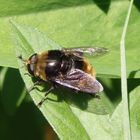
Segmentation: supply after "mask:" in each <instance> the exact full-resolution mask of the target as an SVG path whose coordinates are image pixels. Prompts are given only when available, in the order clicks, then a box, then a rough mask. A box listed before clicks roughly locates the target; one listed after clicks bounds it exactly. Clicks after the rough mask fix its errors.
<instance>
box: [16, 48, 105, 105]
mask: <svg viewBox="0 0 140 140" xmlns="http://www.w3.org/2000/svg"><path fill="white" fill-rule="evenodd" d="M105 52H107V49H106V48H71V49H66V48H63V49H61V50H48V51H46V52H42V53H40V54H37V53H35V54H33V55H31V56H30V57H29V59H28V60H25V65H26V67H27V70H28V72H29V74H30V75H32V76H34V77H37V78H39V79H40V80H42V81H43V82H47V81H49V82H51V83H52V86H51V88H50V89H49V90H48V91H47V92H46V94H45V97H44V98H43V99H42V100H41V101H40V102H39V105H41V104H42V103H43V102H44V101H45V99H46V97H47V95H48V94H49V93H50V91H51V90H53V89H54V88H55V87H56V86H55V85H62V86H64V87H67V88H70V89H74V90H76V91H81V92H85V93H89V94H95V93H98V92H101V91H103V86H102V85H101V83H100V82H99V81H97V80H96V76H95V75H96V74H95V70H94V69H93V67H92V66H91V64H90V63H89V62H88V60H87V59H86V57H84V54H87V55H93V56H94V55H100V54H103V53H105ZM19 58H20V59H22V57H19Z"/></svg>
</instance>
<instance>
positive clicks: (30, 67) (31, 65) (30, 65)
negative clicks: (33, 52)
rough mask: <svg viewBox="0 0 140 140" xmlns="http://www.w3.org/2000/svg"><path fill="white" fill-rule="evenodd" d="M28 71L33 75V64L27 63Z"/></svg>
mask: <svg viewBox="0 0 140 140" xmlns="http://www.w3.org/2000/svg"><path fill="white" fill-rule="evenodd" d="M27 70H28V72H29V73H30V74H31V75H33V76H34V64H27Z"/></svg>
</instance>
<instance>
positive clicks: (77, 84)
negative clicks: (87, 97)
mask: <svg viewBox="0 0 140 140" xmlns="http://www.w3.org/2000/svg"><path fill="white" fill-rule="evenodd" d="M55 82H56V83H58V84H60V85H62V86H65V87H68V88H71V89H75V90H77V91H82V92H86V93H90V94H94V93H97V92H101V91H103V87H102V85H101V84H100V83H99V82H98V81H97V80H96V79H95V77H92V76H91V75H89V74H87V73H85V72H83V71H81V70H79V69H73V70H71V71H70V72H69V73H68V74H67V75H65V76H64V77H57V78H55Z"/></svg>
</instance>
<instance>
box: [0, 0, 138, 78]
mask: <svg viewBox="0 0 140 140" xmlns="http://www.w3.org/2000/svg"><path fill="white" fill-rule="evenodd" d="M11 3H13V5H10V2H2V0H0V6H1V9H0V13H1V15H2V16H3V17H1V24H0V27H1V30H0V37H1V43H0V52H1V55H0V65H1V66H9V67H14V68H17V66H18V65H17V62H16V59H15V56H14V51H13V50H12V47H13V45H12V43H11V39H10V37H9V35H10V32H11V31H10V28H9V17H8V16H10V15H16V16H15V17H14V16H13V17H12V18H14V19H15V20H16V21H18V22H19V23H22V24H27V25H30V26H32V27H34V28H38V29H39V30H40V31H42V32H44V33H45V34H47V35H48V36H49V37H50V38H51V39H52V40H55V41H56V42H58V44H61V46H63V47H66V48H70V47H79V46H97V47H106V48H109V50H110V52H109V53H108V54H107V55H104V56H102V57H100V58H94V59H91V63H92V64H93V66H94V67H95V68H96V70H97V74H98V76H106V77H120V62H119V42H120V38H121V33H122V28H123V24H124V20H125V16H126V13H127V9H128V5H129V1H128V0H124V1H116V0H112V1H100V0H94V1H92V0H88V1H86V0H82V1H80V0H76V1H75V0H72V1H67V2H65V1H62V0H59V1H58V0H54V1H46V2H44V1H41V0H40V1H38V2H32V1H28V2H27V3H25V1H24V2H22V1H20V2H19V1H16V0H11ZM137 3H138V2H137ZM137 3H136V4H137ZM8 5H10V6H9V7H8ZM19 5H20V8H19ZM136 6H137V5H136ZM4 7H5V8H4ZM7 7H8V9H7ZM39 11H42V12H39ZM116 11H117V12H116ZM21 14H22V15H21ZM139 16H140V13H139V10H138V9H137V8H136V7H135V6H134V7H133V9H132V15H131V17H130V23H129V25H128V32H127V42H126V46H127V76H128V77H136V78H138V77H140V71H139V67H140V63H139V53H138V52H139V51H140V47H139V44H140V38H139V32H140V28H139V24H140V18H139ZM10 18H11V17H10ZM134 55H135V57H133V56H134Z"/></svg>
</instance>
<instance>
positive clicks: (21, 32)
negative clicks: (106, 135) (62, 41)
mask: <svg viewBox="0 0 140 140" xmlns="http://www.w3.org/2000/svg"><path fill="white" fill-rule="evenodd" d="M12 26H13V28H14V34H15V38H16V39H15V43H16V46H15V49H16V53H17V56H19V55H22V56H23V58H27V57H29V55H31V54H33V53H34V52H39V51H43V50H46V49H49V48H51V49H52V47H53V46H55V47H58V45H56V44H55V43H54V42H52V41H51V40H49V39H48V38H46V37H45V36H44V35H43V34H41V33H40V32H38V31H35V30H33V29H32V28H29V27H26V28H25V26H20V25H18V24H16V23H14V22H12ZM54 44H55V45H54ZM22 66H23V62H21V61H19V67H20V73H21V75H22V78H23V80H24V82H25V84H26V87H27V89H29V88H30V86H32V85H33V82H32V80H31V78H30V77H29V76H28V75H25V73H26V70H25V68H24V67H22ZM30 94H31V97H32V98H33V100H34V102H35V104H37V103H39V102H40V101H41V99H42V98H43V95H44V94H45V92H40V91H39V90H37V89H34V90H32V91H31V92H30ZM48 98H49V99H47V100H46V101H45V102H44V103H43V104H42V106H41V107H40V110H41V112H42V114H43V115H44V117H45V118H46V119H47V120H48V122H49V123H50V124H51V125H52V127H53V129H54V130H55V131H56V133H57V134H58V136H59V137H60V139H73V140H77V139H83V140H85V139H87V140H88V139H89V136H88V134H87V132H86V131H85V129H84V127H83V126H82V125H81V123H80V122H79V120H78V118H77V117H76V116H75V115H74V114H73V113H72V111H71V109H70V107H69V106H68V104H67V103H65V101H63V100H61V101H59V100H58V96H56V95H54V94H49V95H48ZM75 124H76V125H75Z"/></svg>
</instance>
